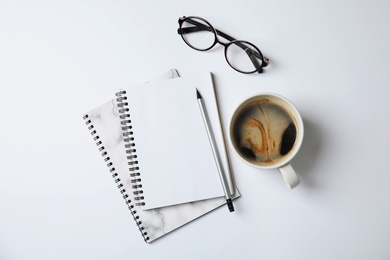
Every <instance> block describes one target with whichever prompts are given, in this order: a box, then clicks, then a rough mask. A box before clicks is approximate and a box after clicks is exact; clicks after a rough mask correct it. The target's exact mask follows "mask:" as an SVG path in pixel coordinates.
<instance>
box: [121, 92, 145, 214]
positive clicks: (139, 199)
mask: <svg viewBox="0 0 390 260" xmlns="http://www.w3.org/2000/svg"><path fill="white" fill-rule="evenodd" d="M115 95H116V96H117V99H116V101H117V102H118V112H119V114H120V116H119V117H120V118H121V119H122V121H121V126H122V134H123V141H124V143H125V148H126V154H127V162H128V165H129V171H130V176H131V177H132V180H131V184H132V188H133V194H134V200H135V205H136V206H145V202H144V196H142V194H143V191H142V184H141V178H140V176H141V174H140V172H139V169H140V168H139V166H138V161H137V155H136V152H137V150H136V149H135V143H134V137H133V131H131V129H132V126H131V116H130V114H129V108H128V107H127V106H128V103H127V102H126V100H127V97H126V96H125V95H126V91H124V90H122V91H119V92H117V93H116V94H115Z"/></svg>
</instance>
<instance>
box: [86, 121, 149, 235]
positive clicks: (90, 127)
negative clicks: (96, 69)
mask: <svg viewBox="0 0 390 260" xmlns="http://www.w3.org/2000/svg"><path fill="white" fill-rule="evenodd" d="M83 119H84V121H85V124H86V125H87V126H88V130H90V131H91V135H92V136H93V140H94V141H95V142H96V145H97V146H98V148H99V151H100V152H101V155H102V157H103V159H104V161H105V162H106V163H107V167H108V169H109V171H110V173H111V175H112V177H113V178H114V182H115V183H116V184H117V187H118V189H119V191H120V193H121V194H122V197H123V199H124V200H125V202H126V205H127V207H128V208H129V210H130V212H131V215H132V216H133V218H134V221H135V223H136V224H137V226H138V229H139V231H140V232H141V234H142V236H143V238H144V240H145V242H148V240H149V237H148V236H147V235H148V233H147V232H146V231H145V227H144V226H142V221H141V220H140V219H139V216H138V215H137V211H136V210H135V209H134V205H133V204H132V201H131V199H130V198H129V195H128V194H127V192H126V189H124V188H123V186H124V185H123V183H122V181H121V179H120V178H119V177H118V176H119V175H118V173H117V172H116V170H115V167H114V165H113V163H112V162H111V159H110V157H108V156H107V152H106V151H105V148H104V146H103V144H102V141H100V140H99V139H100V137H99V135H98V134H97V132H96V130H95V129H94V126H93V124H92V122H91V120H90V119H89V116H88V115H84V117H83ZM134 158H137V157H136V156H135V157H134ZM141 193H142V192H141ZM137 197H138V196H137ZM137 197H135V200H137ZM136 204H137V203H136Z"/></svg>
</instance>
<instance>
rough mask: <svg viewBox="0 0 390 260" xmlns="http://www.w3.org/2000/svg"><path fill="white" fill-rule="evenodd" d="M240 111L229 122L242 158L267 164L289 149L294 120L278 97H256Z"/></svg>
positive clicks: (281, 157) (282, 156)
mask: <svg viewBox="0 0 390 260" xmlns="http://www.w3.org/2000/svg"><path fill="white" fill-rule="evenodd" d="M240 111H241V112H240V113H239V114H238V115H237V116H235V119H234V122H232V125H233V130H232V131H233V132H232V134H233V139H234V142H235V144H234V145H235V146H236V148H237V150H239V152H240V153H241V155H242V156H243V157H244V158H246V159H247V160H249V161H251V162H252V163H255V164H258V165H261V166H271V165H273V164H276V163H278V162H279V161H281V160H283V158H284V157H285V156H287V155H288V154H289V153H290V152H291V151H292V150H293V147H294V145H295V141H296V136H297V129H296V123H295V120H294V117H293V116H292V114H291V112H289V110H288V108H287V107H286V106H285V105H284V104H283V103H281V102H280V101H279V100H278V99H276V98H272V97H270V98H260V99H256V100H253V101H251V102H249V103H248V104H246V105H245V106H244V107H243V108H241V110H240Z"/></svg>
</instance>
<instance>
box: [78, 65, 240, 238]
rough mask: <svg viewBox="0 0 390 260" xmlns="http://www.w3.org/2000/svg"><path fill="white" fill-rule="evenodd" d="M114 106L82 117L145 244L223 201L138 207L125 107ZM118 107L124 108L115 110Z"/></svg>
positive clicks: (167, 75)
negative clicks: (146, 208) (152, 207)
mask: <svg viewBox="0 0 390 260" xmlns="http://www.w3.org/2000/svg"><path fill="white" fill-rule="evenodd" d="M175 77H178V74H177V71H176V70H170V71H168V72H167V73H165V74H163V75H161V76H159V77H157V78H156V79H155V80H153V81H157V80H158V81H160V80H164V79H169V80H171V78H175ZM140 87H142V86H140ZM117 105H118V102H117V100H116V99H113V100H110V101H108V102H106V103H104V104H102V105H100V106H98V107H96V108H94V109H92V110H91V111H89V112H87V113H86V114H85V115H84V120H85V123H86V125H87V127H88V130H89V131H90V132H91V135H92V138H93V140H94V142H95V143H96V145H97V147H98V150H99V151H100V153H101V155H102V157H103V159H104V161H105V163H106V165H107V167H108V170H109V172H110V174H111V175H112V177H113V179H114V181H115V184H116V186H117V187H118V189H119V191H120V193H121V195H122V197H123V199H124V200H125V202H126V205H127V207H128V208H129V211H130V213H131V215H132V217H133V219H134V221H135V223H136V225H137V226H138V228H139V230H140V232H141V235H142V237H143V238H144V240H145V241H146V242H147V243H149V242H152V241H154V240H156V239H157V238H160V237H162V236H164V235H166V234H167V233H170V232H171V231H173V230H175V229H177V228H179V227H181V226H183V225H184V224H186V223H188V222H191V221H192V220H194V219H196V218H198V217H200V216H202V215H204V214H206V213H208V212H210V211H212V210H214V209H216V208H218V207H220V206H222V205H224V204H225V203H226V201H225V199H224V198H223V197H217V198H212V199H207V200H200V201H195V202H190V203H183V204H178V205H173V206H167V207H162V208H157V209H151V210H140V209H138V207H137V206H136V205H135V203H139V201H138V200H137V198H138V197H139V195H136V194H134V193H133V188H134V187H133V186H134V185H137V184H136V183H135V181H134V178H136V176H135V175H134V174H133V171H129V168H132V166H133V165H131V160H132V159H134V158H133V156H134V154H129V153H127V152H126V151H127V150H128V149H129V148H130V147H128V146H127V148H125V146H126V145H127V144H129V140H127V138H129V137H128V136H125V137H124V136H123V131H124V130H123V129H122V128H123V127H124V125H123V124H122V123H121V122H122V121H123V120H124V119H125V118H126V117H125V115H126V113H123V112H125V110H126V108H123V107H118V106H117ZM120 109H124V110H121V111H119V110H120ZM120 112H121V113H120ZM219 144H220V145H222V146H219V148H220V147H222V148H223V149H224V144H221V143H219ZM129 163H130V165H129ZM223 163H224V167H229V165H228V163H227V161H224V162H223ZM227 172H229V171H227ZM239 196H240V194H239V192H238V191H237V190H236V193H235V198H237V197H239Z"/></svg>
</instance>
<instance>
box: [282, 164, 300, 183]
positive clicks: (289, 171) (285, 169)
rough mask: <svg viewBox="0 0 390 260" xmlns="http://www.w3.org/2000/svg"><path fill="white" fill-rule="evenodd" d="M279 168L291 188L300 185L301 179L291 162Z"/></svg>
mask: <svg viewBox="0 0 390 260" xmlns="http://www.w3.org/2000/svg"><path fill="white" fill-rule="evenodd" d="M278 170H279V172H280V173H281V174H282V177H283V180H284V182H285V183H286V184H287V186H288V187H289V188H290V189H293V188H295V187H296V186H298V184H299V179H298V176H297V174H296V173H295V171H294V169H293V167H292V166H291V164H289V163H288V164H286V165H284V166H282V167H280V168H279V169H278Z"/></svg>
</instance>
